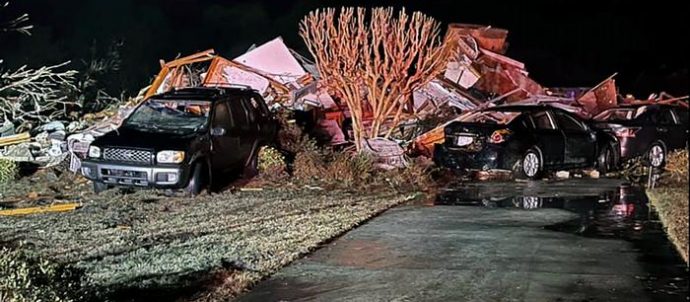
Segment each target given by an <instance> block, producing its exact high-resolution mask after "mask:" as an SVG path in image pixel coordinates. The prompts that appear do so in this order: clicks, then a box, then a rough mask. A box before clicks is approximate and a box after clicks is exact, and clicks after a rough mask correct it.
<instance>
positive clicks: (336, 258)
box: [239, 181, 688, 301]
mask: <svg viewBox="0 0 690 302" xmlns="http://www.w3.org/2000/svg"><path fill="white" fill-rule="evenodd" d="M619 184H620V183H614V182H608V183H607V182H604V181H602V182H599V183H597V185H593V184H592V183H588V181H571V182H569V183H568V182H566V183H565V184H564V183H558V184H547V183H542V184H537V185H536V186H537V187H541V189H535V185H534V184H528V185H520V184H518V185H515V184H514V183H513V184H512V186H513V189H512V192H513V193H514V194H513V195H512V196H511V194H509V193H510V192H511V190H510V189H506V188H507V187H508V186H510V185H509V184H503V185H500V184H493V185H491V184H488V185H486V184H481V185H478V186H479V187H480V188H479V189H478V190H476V187H472V188H471V189H470V190H468V188H470V187H471V186H468V185H462V186H458V187H457V188H453V189H452V190H448V192H446V194H445V195H444V196H439V198H438V200H439V201H442V202H439V203H444V204H460V205H465V206H453V205H434V206H424V205H416V206H404V207H399V208H396V209H393V210H390V211H388V212H386V213H385V214H383V215H381V216H379V217H377V218H375V219H373V220H372V221H370V222H369V223H367V224H366V225H363V226H361V227H359V228H357V229H355V230H353V231H351V232H349V233H348V234H346V235H344V236H343V237H341V238H339V239H337V240H335V241H333V242H331V243H330V244H328V245H326V246H324V247H323V248H321V249H319V250H317V251H316V252H314V253H313V254H311V255H309V256H308V257H305V258H304V259H301V260H299V261H297V262H295V263H293V264H291V265H290V266H288V267H286V268H284V269H282V270H281V271H280V272H278V273H277V274H275V275H274V276H273V277H272V278H270V279H268V280H266V281H263V282H262V283H260V284H258V285H257V286H256V287H255V288H254V289H253V290H252V291H251V292H250V293H248V294H246V295H244V296H242V297H240V299H239V300H240V301H687V293H688V285H687V271H686V269H685V265H684V264H683V263H682V262H681V260H680V258H679V257H678V256H677V255H675V251H674V250H673V248H672V247H671V246H670V244H669V243H668V242H667V241H666V239H665V237H664V235H663V233H662V232H661V230H660V226H659V224H658V221H656V220H655V217H654V215H653V214H652V215H650V212H649V209H648V208H647V207H646V198H644V194H643V193H642V196H640V193H639V192H638V193H634V192H633V193H630V192H628V191H629V190H627V191H626V192H623V191H624V190H621V189H620V187H619ZM482 187H483V188H482ZM567 187H570V188H572V190H571V192H570V193H572V194H568V193H569V192H567V190H565V191H564V189H563V188H567ZM530 188H531V189H534V191H533V192H532V193H528V190H531V189H530ZM487 190H499V191H501V192H503V193H507V194H503V195H501V194H499V193H497V192H493V193H492V194H490V195H492V196H493V197H487V196H479V195H481V193H482V192H486V191H487ZM470 191H472V192H475V191H476V192H477V193H478V194H474V193H471V192H470ZM638 191H639V190H638ZM449 194H450V195H449ZM453 194H460V195H462V196H464V197H462V196H461V197H458V196H456V198H455V200H457V202H455V203H449V202H448V200H454V199H453V198H451V197H452V195H453ZM475 195H476V196H475ZM449 196H451V197H449ZM478 196H479V197H478ZM463 200H464V203H463ZM477 200H479V201H477ZM629 204H633V206H629ZM468 205H469V206H468Z"/></svg>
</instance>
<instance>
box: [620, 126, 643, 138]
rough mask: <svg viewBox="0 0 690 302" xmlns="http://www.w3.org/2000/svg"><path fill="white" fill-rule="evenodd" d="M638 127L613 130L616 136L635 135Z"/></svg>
mask: <svg viewBox="0 0 690 302" xmlns="http://www.w3.org/2000/svg"><path fill="white" fill-rule="evenodd" d="M639 130H640V128H620V129H616V130H614V133H615V134H616V136H617V137H635V133H637V131H639Z"/></svg>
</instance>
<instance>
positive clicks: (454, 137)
mask: <svg viewBox="0 0 690 302" xmlns="http://www.w3.org/2000/svg"><path fill="white" fill-rule="evenodd" d="M444 131H445V142H444V143H443V144H438V145H436V146H435V148H434V161H435V162H436V163H437V164H438V165H440V166H445V167H448V168H451V169H453V170H491V169H503V170H513V171H514V172H516V173H517V174H518V176H522V177H528V178H532V179H534V178H538V177H540V175H541V174H542V172H545V171H553V170H560V169H570V168H587V167H597V168H599V169H600V170H604V171H603V172H606V170H610V169H612V168H613V165H614V164H615V163H616V162H617V160H618V152H617V151H618V149H619V147H618V145H617V141H616V139H615V138H614V137H613V136H612V135H610V134H607V133H606V132H604V131H600V130H597V129H594V128H592V127H590V126H589V125H588V124H587V123H586V122H585V121H583V120H581V119H580V118H578V117H577V116H575V115H573V114H571V113H569V112H567V111H565V110H562V109H558V108H555V107H551V106H545V105H520V106H497V107H493V108H490V109H485V110H481V111H476V112H472V113H469V114H466V115H465V116H463V117H461V118H460V119H459V121H456V122H453V123H450V124H449V125H448V126H446V128H445V129H444Z"/></svg>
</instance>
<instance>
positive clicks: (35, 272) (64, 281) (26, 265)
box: [0, 245, 91, 302]
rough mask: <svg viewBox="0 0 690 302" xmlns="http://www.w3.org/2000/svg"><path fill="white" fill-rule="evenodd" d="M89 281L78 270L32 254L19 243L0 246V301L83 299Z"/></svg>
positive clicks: (87, 293)
mask: <svg viewBox="0 0 690 302" xmlns="http://www.w3.org/2000/svg"><path fill="white" fill-rule="evenodd" d="M88 284H90V282H88V281H87V280H86V279H85V277H84V275H83V273H82V272H81V271H78V270H75V269H72V268H68V267H66V266H64V265H60V264H56V263H53V262H50V261H48V260H45V259H41V258H39V257H35V256H33V255H31V254H29V253H28V252H26V251H25V250H24V249H22V245H19V247H18V248H17V249H11V248H2V249H0V301H2V302H15V301H16V302H32V301H36V302H38V301H65V302H66V301H84V300H88V299H89V298H90V297H91V296H90V293H89V292H86V291H85V289H86V288H87V287H86V286H85V285H88Z"/></svg>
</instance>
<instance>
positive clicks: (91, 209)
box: [0, 190, 411, 300]
mask: <svg viewBox="0 0 690 302" xmlns="http://www.w3.org/2000/svg"><path fill="white" fill-rule="evenodd" d="M410 198H411V197H409V196H404V195H402V194H399V193H393V192H380V193H374V192H368V193H367V194H362V193H356V192H346V191H320V190H318V191H317V190H299V191H294V190H266V191H261V192H240V193H222V194H214V195H204V196H199V197H197V198H194V199H191V198H181V197H165V196H162V195H157V194H156V193H155V192H153V191H142V192H137V193H134V194H129V195H122V194H119V193H115V192H104V193H103V194H101V195H97V196H90V197H88V198H86V199H84V201H83V202H84V206H83V207H82V208H80V209H78V210H76V211H74V212H68V213H50V214H36V215H29V216H22V217H0V238H1V239H0V240H2V241H3V245H5V246H12V245H14V244H15V243H16V242H24V245H22V247H21V248H22V249H28V250H30V251H31V252H32V253H34V252H35V254H36V255H38V256H40V257H42V258H45V259H48V260H49V261H53V262H56V263H60V264H67V265H68V266H69V267H74V268H77V269H79V270H82V271H83V272H84V274H85V276H86V277H87V278H88V279H89V280H90V282H93V284H95V286H96V287H98V288H101V289H103V290H105V291H104V292H107V295H108V296H109V297H120V298H131V297H128V296H129V295H133V296H137V297H139V298H141V297H145V296H146V294H147V293H157V294H156V295H159V294H161V293H166V294H168V295H170V297H179V296H180V292H183V291H186V292H187V293H194V292H197V294H196V295H195V296H193V297H192V296H190V297H189V298H193V299H196V300H215V299H218V298H221V297H222V298H226V299H227V298H231V297H233V296H234V295H236V294H237V293H238V292H241V291H242V290H245V289H246V288H247V287H248V286H250V285H251V284H253V283H254V282H256V281H258V280H260V279H261V278H264V277H266V276H268V275H270V274H271V273H273V272H275V271H276V270H278V269H279V268H281V267H283V266H285V265H286V264H288V263H290V262H291V261H293V260H295V259H297V258H298V257H300V256H301V255H303V254H305V253H307V252H309V251H310V250H312V249H314V248H315V247H317V246H318V245H319V244H320V243H322V242H324V241H326V240H328V239H330V238H333V237H335V236H337V235H339V234H341V233H343V232H345V231H347V230H349V229H351V228H353V227H355V226H356V225H358V224H360V223H362V222H363V221H365V220H366V219H368V218H370V217H372V216H374V215H376V214H377V213H380V212H381V211H384V210H386V209H388V208H390V207H392V206H395V205H397V204H399V203H401V202H404V201H405V200H408V199H410ZM200 290H201V292H203V294H198V292H200Z"/></svg>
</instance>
